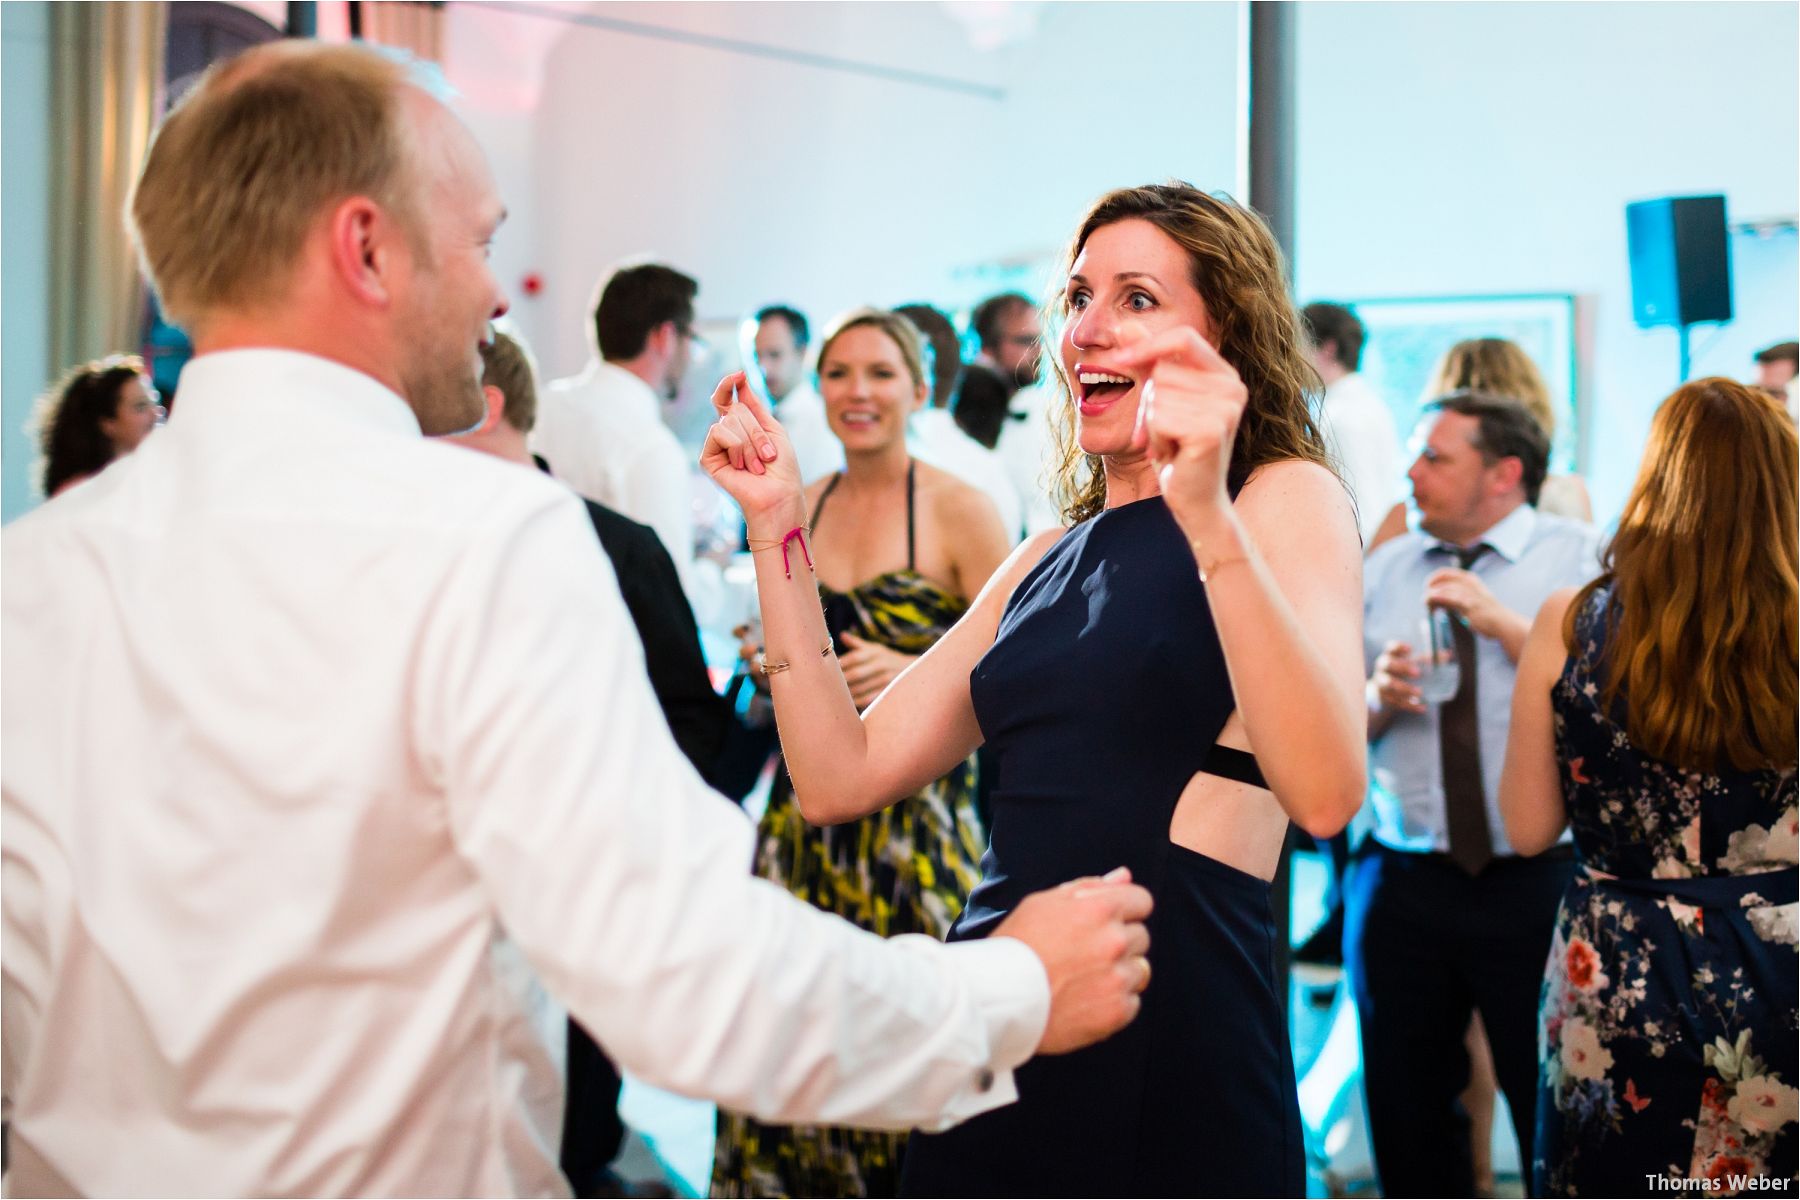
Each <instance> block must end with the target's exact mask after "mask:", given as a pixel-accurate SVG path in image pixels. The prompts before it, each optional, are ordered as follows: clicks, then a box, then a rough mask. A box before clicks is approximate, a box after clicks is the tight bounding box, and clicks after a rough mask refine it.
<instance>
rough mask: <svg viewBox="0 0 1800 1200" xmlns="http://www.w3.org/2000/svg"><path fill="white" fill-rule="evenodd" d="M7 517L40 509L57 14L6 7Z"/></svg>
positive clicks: (3, 478)
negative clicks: (39, 408) (34, 417)
mask: <svg viewBox="0 0 1800 1200" xmlns="http://www.w3.org/2000/svg"><path fill="white" fill-rule="evenodd" d="M0 54H3V55H4V57H3V58H0V182H3V183H4V187H5V192H6V195H5V201H4V203H3V204H0V245H4V247H5V253H4V256H3V259H0V261H3V265H4V270H3V271H0V330H3V331H4V334H5V346H4V353H0V514H3V515H4V518H5V519H7V520H11V519H12V518H13V517H15V516H17V515H18V514H20V513H22V512H24V511H25V510H26V509H28V508H30V507H31V505H32V504H33V503H34V502H35V500H34V496H33V491H34V488H35V483H34V481H33V478H32V464H33V462H34V461H35V460H36V458H37V446H36V445H35V444H34V443H33V441H32V439H31V438H30V437H29V436H28V435H27V434H26V432H25V428H24V426H25V422H26V419H27V418H28V417H29V416H30V415H31V409H32V405H33V403H34V402H35V401H36V399H37V396H38V393H39V392H41V391H43V389H44V388H45V387H46V386H47V385H48V384H49V382H50V375H51V371H52V367H51V365H50V362H49V357H50V354H49V346H50V275H49V271H50V262H49V254H50V250H49V247H50V137H49V130H50V6H49V5H48V4H43V3H17V4H0Z"/></svg>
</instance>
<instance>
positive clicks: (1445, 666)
mask: <svg viewBox="0 0 1800 1200" xmlns="http://www.w3.org/2000/svg"><path fill="white" fill-rule="evenodd" d="M1456 619H1457V618H1456V614H1454V613H1452V612H1450V611H1449V610H1448V609H1442V608H1430V609H1426V610H1425V616H1424V618H1423V619H1422V620H1421V621H1420V622H1419V644H1418V647H1417V651H1416V653H1415V654H1414V656H1413V660H1414V662H1416V663H1417V664H1418V667H1419V695H1420V696H1421V697H1422V698H1423V699H1424V700H1425V702H1426V703H1427V704H1442V703H1443V702H1444V701H1446V700H1448V699H1450V698H1451V697H1452V696H1454V695H1456V693H1457V690H1458V689H1459V688H1461V687H1462V668H1461V667H1460V666H1458V665H1457V661H1456V626H1455V625H1454V624H1453V622H1455V621H1456Z"/></svg>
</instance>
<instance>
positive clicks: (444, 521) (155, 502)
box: [0, 350, 1048, 1196]
mask: <svg viewBox="0 0 1800 1200" xmlns="http://www.w3.org/2000/svg"><path fill="white" fill-rule="evenodd" d="M181 385H182V386H181V403H180V405H179V407H178V408H177V409H176V411H175V415H174V417H173V418H172V419H171V420H170V422H169V425H168V427H167V428H166V429H165V430H163V431H162V432H161V433H159V434H158V435H157V436H156V437H154V438H151V439H149V440H148V441H146V442H145V444H144V446H143V447H142V448H141V449H140V450H139V451H138V452H137V453H136V454H133V455H131V456H129V457H128V458H127V459H125V460H123V461H121V462H120V463H117V464H115V465H114V466H113V467H112V468H109V469H108V470H107V471H106V472H104V473H103V475H101V476H100V477H98V478H96V479H95V480H93V481H92V482H91V483H89V484H87V485H85V486H83V487H81V488H78V489H75V490H74V491H72V492H70V493H68V494H67V495H66V496H64V497H61V498H58V499H56V500H53V501H50V502H49V503H47V504H45V505H44V506H43V507H41V508H40V509H38V510H37V511H36V512H33V513H31V514H29V515H27V516H26V517H24V518H22V519H21V520H19V521H17V522H16V523H14V524H13V525H12V526H11V527H10V528H9V529H8V530H7V531H6V532H5V534H4V536H3V537H0V547H3V556H4V571H5V578H6V588H5V593H4V599H3V608H0V612H3V616H0V634H3V636H4V641H5V647H6V657H5V668H4V706H3V712H0V716H3V727H4V740H5V747H6V755H5V760H4V766H3V769H0V795H3V803H4V821H5V831H6V838H5V857H4V890H3V895H4V934H5V958H4V963H3V965H0V976H3V979H0V984H3V1001H4V1036H3V1038H0V1041H3V1043H4V1099H5V1103H6V1109H7V1114H8V1115H9V1117H10V1119H11V1121H12V1147H11V1148H12V1160H11V1161H12V1169H11V1178H10V1180H9V1186H10V1189H11V1194H14V1195H42V1194H52V1193H61V1192H65V1191H68V1190H70V1189H72V1190H73V1191H75V1192H80V1193H85V1194H90V1195H115V1196H122V1195H133V1194H148V1195H165V1196H202V1195H228V1196H248V1195H264V1194H272V1193H281V1194H298V1195H345V1194H363V1195H396V1196H397V1195H438V1196H452V1195H489V1196H513V1195H528V1194H539V1195H542V1194H562V1195H566V1194H567V1190H566V1184H565V1183H564V1181H563V1180H562V1178H561V1176H560V1175H559V1174H558V1173H557V1168H556V1151H557V1146H556V1141H555V1130H554V1127H553V1124H552V1125H551V1126H548V1127H547V1126H546V1124H545V1122H544V1104H543V1102H544V1100H545V1099H546V1098H548V1099H549V1100H550V1101H551V1102H552V1105H551V1106H552V1107H553V1108H554V1107H558V1106H559V1105H560V1090H561V1085H560V1081H559V1080H558V1079H557V1077H556V1074H555V1070H554V1067H553V1065H552V1064H551V1063H550V1061H549V1059H548V1058H547V1056H546V1055H545V1054H544V1052H543V1049H542V1047H541V1045H540V1044H539V1043H538V1041H537V1040H536V1038H535V1037H534V1036H532V1034H531V1031H530V1030H529V1029H528V1027H527V1026H528V1010H527V1007H526V1005H525V1004H524V1003H523V1002H522V1000H521V999H520V997H519V994H518V993H519V989H518V988H517V987H515V986H512V985H511V984H510V983H509V979H510V978H512V977H513V976H514V975H515V974H516V971H514V970H513V969H512V968H511V967H510V966H509V965H508V963H507V961H506V960H507V959H508V958H510V957H511V956H513V955H515V954H522V955H523V957H524V959H525V960H526V961H527V962H528V963H529V964H530V966H531V968H532V969H533V970H534V971H535V972H536V974H537V976H538V978H540V979H541V980H542V981H543V983H544V984H545V985H547V986H548V988H549V989H550V990H551V991H552V992H554V993H555V994H556V995H557V996H558V997H559V998H560V999H561V1000H563V1001H564V1002H565V1003H566V1004H567V1005H568V1008H569V1010H570V1011H571V1012H572V1013H574V1014H575V1016H576V1017H577V1018H579V1019H580V1020H581V1021H582V1022H583V1023H584V1024H585V1025H586V1026H587V1027H588V1028H589V1029H590V1030H592V1031H593V1033H594V1034H595V1036H596V1037H597V1038H598V1040H599V1041H600V1042H601V1043H602V1044H603V1045H604V1046H605V1047H606V1049H607V1051H608V1052H609V1053H610V1054H611V1055H612V1057H613V1058H614V1059H615V1060H616V1061H617V1062H618V1064H619V1065H620V1066H621V1067H622V1068H623V1069H624V1070H626V1071H629V1072H631V1073H633V1074H634V1075H636V1076H638V1077H639V1078H642V1079H644V1080H645V1081H647V1082H650V1083H652V1084H655V1085H658V1086H661V1087H664V1088H667V1089H670V1090H673V1091H677V1092H682V1093H686V1094H689V1095H695V1096H706V1097H711V1098H714V1099H717V1100H718V1101H719V1102H720V1103H722V1104H725V1105H728V1106H731V1107H734V1108H739V1109H743V1110H745V1111H748V1112H750V1113H753V1114H755V1115H757V1116H759V1117H761V1118H763V1119H764V1120H769V1121H783V1122H793V1121H818V1122H826V1123H856V1124H865V1125H873V1126H880V1127H886V1128H890V1129H904V1128H907V1127H909V1126H915V1125H916V1126H921V1127H925V1128H942V1127H944V1126H946V1125H949V1124H952V1123H954V1122H956V1121H957V1120H960V1119H963V1118H967V1117H969V1116H971V1115H973V1114H975V1113H977V1112H980V1111H984V1110H986V1109H989V1108H992V1107H995V1106H997V1105H999V1104H1002V1103H1005V1102H1006V1101H1008V1100H1010V1099H1011V1098H1012V1097H1013V1095H1014V1092H1013V1086H1012V1083H1011V1076H1010V1073H1009V1072H1010V1068H1012V1067H1014V1066H1016V1065H1017V1064H1018V1063H1019V1062H1021V1061H1022V1060H1023V1059H1024V1058H1025V1057H1027V1056H1028V1055H1029V1054H1030V1052H1031V1049H1032V1047H1033V1046H1035V1044H1036V1042H1037V1039H1038V1038H1039V1037H1040V1036H1041V1033H1042V1029H1043V1025H1044V1021H1045V1017H1046V1013H1047V1004H1048V998H1047V988H1046V984H1045V977H1044V973H1043V969H1042V967H1041V966H1040V965H1039V963H1038V961H1037V959H1036V957H1035V956H1034V955H1033V954H1032V953H1031V952H1030V950H1029V949H1027V948H1026V947H1025V946H1024V945H1022V944H1021V943H1019V942H1017V941H1014V940H1012V939H1008V938H996V939H992V940H991V941H989V942H986V943H965V944H960V945H956V946H945V945H942V944H939V943H937V942H935V941H933V940H931V939H929V938H923V937H908V938H897V939H894V940H892V941H888V942H883V941H882V940H881V939H879V938H876V937H874V936H872V935H870V934H866V933H863V932H861V931H859V930H856V929H855V928H853V927H852V926H850V925H849V924H847V923H845V922H843V921H840V920H838V919H836V918H834V917H829V916H826V915H825V914H823V913H821V912H818V911H816V910H814V909H812V908H810V907H808V906H807V905H805V904H804V903H802V902H800V901H799V900H797V899H795V898H794V897H792V896H790V895H788V894H787V893H786V892H784V891H782V890H781V889H780V888H777V887H775V886H773V885H771V884H768V883H766V882H764V881H761V880H758V879H755V878H753V877H752V876H751V875H750V873H749V863H750V858H751V850H752V840H753V831H752V828H751V826H750V824H749V822H748V821H747V820H746V819H745V818H744V816H743V814H742V813H741V812H740V811H739V810H738V809H737V808H736V807H734V806H733V805H732V804H730V803H729V802H728V801H726V800H724V799H723V798H721V797H720V796H718V795H717V794H716V793H714V792H712V791H711V790H710V789H708V788H707V787H706V786H705V785H704V784H703V783H702V782H701V781H700V778H699V777H698V776H697V775H696V774H695V773H694V771H693V769H692V767H690V766H689V764H688V762H687V760H686V759H685V758H684V757H683V756H682V755H681V753H680V752H679V751H678V750H677V749H676V748H675V744H674V742H673V740H672V739H671V738H670V736H669V731H668V726H667V724H666V723H665V722H664V720H663V718H662V714H661V713H660V711H659V710H658V708H657V705H656V701H655V699H654V697H653V696H652V694H651V690H650V685H649V682H648V680H647V679H646V677H645V674H644V664H643V654H642V650H641V648H640V646H639V644H638V642H637V639H636V636H635V634H634V633H633V631H632V625H631V621H630V619H629V617H628V616H627V614H626V610H625V606H624V603H623V601H622V600H621V599H620V596H619V592H618V588H617V585H616V583H615V581H614V578H613V575H612V571H611V567H610V566H609V565H608V563H607V560H606V556H605V555H602V554H596V553H594V539H593V530H592V528H591V527H590V526H589V524H588V521H587V517H586V515H585V514H584V512H583V510H582V508H581V506H580V504H579V503H578V502H577V501H576V499H575V497H574V496H572V495H571V494H570V493H569V491H568V490H567V489H566V488H563V487H560V486H558V485H557V484H556V483H554V482H553V481H551V480H548V479H544V478H541V477H539V476H537V475H536V474H535V473H534V472H531V471H525V470H521V469H519V468H518V467H516V466H513V465H511V464H507V463H503V462H499V461H497V460H494V459H491V458H488V457H486V456H484V455H480V454H475V453H472V452H470V451H467V450H464V449H461V448H458V447H455V446H451V445H444V444H438V443H433V442H429V441H426V440H424V439H422V438H420V436H419V429H418V425H417V423H416V421H415V419H414V416H413V413H412V411H411V409H410V408H408V407H407V405H406V404H405V403H404V402H403V401H402V400H401V399H400V398H399V397H398V396H396V395H394V394H393V393H392V392H390V391H388V390H386V389H385V388H383V387H382V386H380V385H379V384H377V383H376V382H375V381H373V380H372V379H370V378H369V377H367V376H364V375H362V374H360V373H357V372H355V371H352V370H349V369H348V368H345V367H343V366H340V365H337V364H335V363H331V362H327V361H325V360H323V359H319V358H314V357H310V356H306V355H301V354H295V353H289V352H284V351H272V350H245V351H233V352H228V353H220V354H212V355H206V356H202V357H200V358H197V359H195V360H194V361H193V362H192V363H190V364H189V365H188V367H187V369H186V371H185V372H184V374H183V376H182V381H181Z"/></svg>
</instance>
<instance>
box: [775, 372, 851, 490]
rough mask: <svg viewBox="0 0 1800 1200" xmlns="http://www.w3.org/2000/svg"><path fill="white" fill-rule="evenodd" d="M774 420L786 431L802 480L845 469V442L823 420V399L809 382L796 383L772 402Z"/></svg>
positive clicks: (804, 481)
mask: <svg viewBox="0 0 1800 1200" xmlns="http://www.w3.org/2000/svg"><path fill="white" fill-rule="evenodd" d="M775 419H776V420H777V421H780V422H781V427H782V429H784V430H786V431H787V435H788V442H789V443H790V444H792V445H793V447H794V457H795V458H796V459H798V460H799V464H798V465H799V467H800V479H801V481H802V482H803V483H811V482H812V481H813V480H815V479H822V478H824V477H825V476H827V475H829V474H831V473H832V472H833V471H841V470H843V469H844V443H842V442H840V441H838V439H837V434H835V433H833V432H831V425H830V423H829V422H827V421H826V419H825V399H824V397H822V396H820V395H819V393H818V392H817V391H815V390H814V389H813V387H812V385H811V384H808V383H796V384H795V385H794V388H793V390H792V391H790V392H789V393H788V394H787V395H785V396H783V397H782V398H781V399H779V400H777V401H775Z"/></svg>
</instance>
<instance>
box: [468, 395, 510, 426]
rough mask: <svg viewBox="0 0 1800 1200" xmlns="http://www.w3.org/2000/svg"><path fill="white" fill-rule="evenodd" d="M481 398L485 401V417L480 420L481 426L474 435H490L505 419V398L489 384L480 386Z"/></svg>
mask: <svg viewBox="0 0 1800 1200" xmlns="http://www.w3.org/2000/svg"><path fill="white" fill-rule="evenodd" d="M481 395H482V398H483V399H485V400H486V401H487V415H486V416H484V417H482V418H481V425H480V426H479V427H478V428H476V430H475V432H476V433H492V432H494V430H495V429H496V428H498V427H499V424H500V422H501V421H504V420H505V419H506V396H505V394H504V393H503V392H501V390H500V389H499V388H497V387H495V386H494V385H493V384H491V383H484V384H482V385H481Z"/></svg>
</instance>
